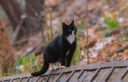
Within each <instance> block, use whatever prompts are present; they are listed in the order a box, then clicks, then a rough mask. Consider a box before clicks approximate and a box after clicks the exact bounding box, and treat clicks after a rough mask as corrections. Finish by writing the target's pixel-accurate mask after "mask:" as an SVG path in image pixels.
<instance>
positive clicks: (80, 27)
mask: <svg viewBox="0 0 128 82" xmlns="http://www.w3.org/2000/svg"><path fill="white" fill-rule="evenodd" d="M85 28H86V26H85V25H79V26H78V28H77V34H76V37H77V38H78V37H79V35H80V32H81V30H84V29H85Z"/></svg>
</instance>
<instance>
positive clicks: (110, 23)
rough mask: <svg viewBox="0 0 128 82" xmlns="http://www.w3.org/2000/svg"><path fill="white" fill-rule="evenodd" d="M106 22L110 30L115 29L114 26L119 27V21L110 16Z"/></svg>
mask: <svg viewBox="0 0 128 82" xmlns="http://www.w3.org/2000/svg"><path fill="white" fill-rule="evenodd" d="M105 23H106V24H107V26H108V27H109V29H110V30H113V29H114V28H116V27H118V26H119V25H118V22H117V21H116V20H114V19H110V18H107V19H106V20H105Z"/></svg>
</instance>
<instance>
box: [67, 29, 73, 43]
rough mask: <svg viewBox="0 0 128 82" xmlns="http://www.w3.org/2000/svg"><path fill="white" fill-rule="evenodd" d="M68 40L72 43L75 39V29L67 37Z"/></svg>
mask: <svg viewBox="0 0 128 82" xmlns="http://www.w3.org/2000/svg"><path fill="white" fill-rule="evenodd" d="M67 40H68V42H69V43H70V44H72V43H73V42H74V41H75V34H74V31H73V32H72V34H71V35H69V36H68V37H67Z"/></svg>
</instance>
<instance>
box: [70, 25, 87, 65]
mask: <svg viewBox="0 0 128 82" xmlns="http://www.w3.org/2000/svg"><path fill="white" fill-rule="evenodd" d="M85 28H86V27H85V26H84V25H80V26H78V28H77V34H76V37H77V38H78V37H79V35H80V32H81V30H84V29H85ZM78 62H80V44H79V41H77V46H76V50H75V53H74V55H73V59H72V62H71V64H72V65H76V64H77V63H78Z"/></svg>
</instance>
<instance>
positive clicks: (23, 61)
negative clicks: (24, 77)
mask: <svg viewBox="0 0 128 82" xmlns="http://www.w3.org/2000/svg"><path fill="white" fill-rule="evenodd" d="M36 60H37V57H36V56H35V55H34V54H30V55H29V56H24V57H19V58H18V59H17V60H16V62H15V64H14V68H15V74H19V73H22V72H23V71H25V72H32V67H34V68H33V70H34V71H37V70H38V69H39V68H40V66H36V63H35V62H36ZM21 66H22V67H23V68H21Z"/></svg>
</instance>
